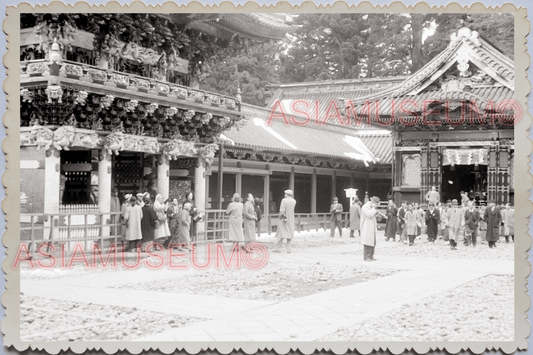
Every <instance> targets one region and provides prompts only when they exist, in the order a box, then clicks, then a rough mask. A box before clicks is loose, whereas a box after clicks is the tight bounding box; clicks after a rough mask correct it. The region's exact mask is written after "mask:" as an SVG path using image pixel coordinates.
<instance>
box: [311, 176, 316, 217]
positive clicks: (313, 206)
mask: <svg viewBox="0 0 533 355" xmlns="http://www.w3.org/2000/svg"><path fill="white" fill-rule="evenodd" d="M316 186H317V178H316V169H313V175H312V177H311V213H316Z"/></svg>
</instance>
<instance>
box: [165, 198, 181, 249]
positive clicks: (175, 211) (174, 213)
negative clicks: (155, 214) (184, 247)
mask: <svg viewBox="0 0 533 355" xmlns="http://www.w3.org/2000/svg"><path fill="white" fill-rule="evenodd" d="M180 210H181V208H180V205H179V203H178V199H177V198H173V199H172V203H171V204H170V206H168V209H167V219H168V229H170V238H168V239H167V240H166V241H165V243H164V244H163V246H164V247H165V248H168V246H169V245H170V244H175V243H177V242H178V240H179V238H178V225H179V219H180Z"/></svg>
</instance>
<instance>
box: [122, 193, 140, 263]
mask: <svg viewBox="0 0 533 355" xmlns="http://www.w3.org/2000/svg"><path fill="white" fill-rule="evenodd" d="M142 218H143V211H142V209H141V206H139V204H138V203H137V199H136V198H135V197H132V198H131V199H130V207H129V208H128V209H126V213H125V214H124V221H125V223H126V227H127V229H126V240H127V241H128V248H127V251H129V252H132V251H134V249H135V248H137V247H138V245H137V244H138V243H139V242H140V241H141V239H142V232H141V220H142Z"/></svg>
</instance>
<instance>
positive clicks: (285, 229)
mask: <svg viewBox="0 0 533 355" xmlns="http://www.w3.org/2000/svg"><path fill="white" fill-rule="evenodd" d="M295 206H296V200H295V199H294V198H293V192H292V190H285V197H284V198H283V200H281V203H280V205H279V222H278V230H277V231H276V238H277V239H278V242H277V243H276V246H275V247H274V249H273V250H272V251H273V252H275V253H279V252H280V248H281V244H282V243H283V239H287V253H290V252H291V241H292V238H294V222H295V218H294V207H295Z"/></svg>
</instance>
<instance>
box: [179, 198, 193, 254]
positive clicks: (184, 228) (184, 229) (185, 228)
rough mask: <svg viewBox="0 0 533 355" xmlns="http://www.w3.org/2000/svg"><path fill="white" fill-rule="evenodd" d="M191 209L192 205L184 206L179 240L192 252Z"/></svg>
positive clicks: (181, 213)
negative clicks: (190, 232)
mask: <svg viewBox="0 0 533 355" xmlns="http://www.w3.org/2000/svg"><path fill="white" fill-rule="evenodd" d="M191 208H192V205H191V204H190V203H186V204H184V205H183V208H182V209H181V212H180V218H179V223H178V236H179V240H180V242H182V243H185V245H186V247H187V249H189V250H191V236H190V234H189V231H190V230H189V228H190V226H191V215H190V213H191Z"/></svg>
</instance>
